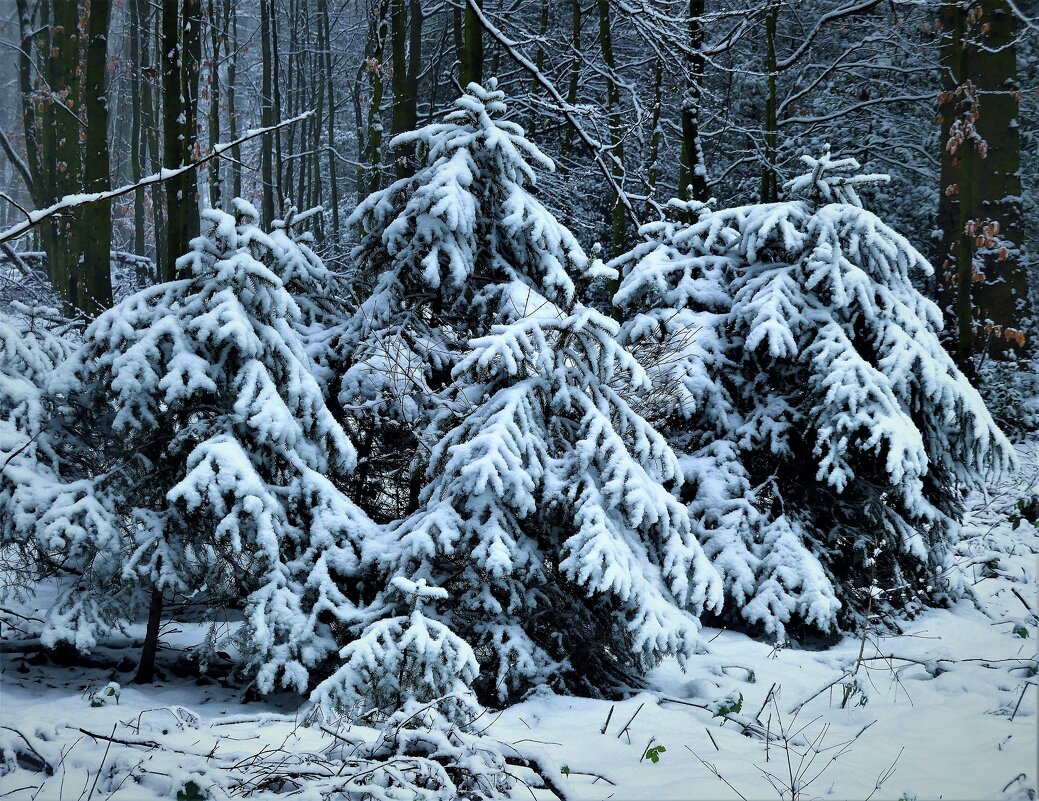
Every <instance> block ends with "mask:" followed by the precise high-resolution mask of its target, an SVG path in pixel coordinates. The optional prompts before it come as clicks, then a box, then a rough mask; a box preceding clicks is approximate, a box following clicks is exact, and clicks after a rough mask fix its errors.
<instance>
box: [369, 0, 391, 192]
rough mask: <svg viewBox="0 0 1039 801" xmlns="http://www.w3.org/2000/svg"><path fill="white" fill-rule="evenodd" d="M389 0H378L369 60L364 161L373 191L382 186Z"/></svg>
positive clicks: (370, 190)
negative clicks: (366, 139) (384, 78)
mask: <svg viewBox="0 0 1039 801" xmlns="http://www.w3.org/2000/svg"><path fill="white" fill-rule="evenodd" d="M389 4H390V0H379V15H378V21H377V22H376V27H375V42H374V45H375V47H374V49H373V50H372V59H371V61H370V62H369V63H370V64H371V65H372V66H371V75H372V99H371V102H370V103H369V105H368V154H367V156H368V157H367V159H366V161H367V162H368V164H369V168H370V170H371V179H370V180H369V181H368V185H367V187H366V190H367V191H368V192H375V191H378V189H379V188H380V187H381V186H382V173H381V166H382V121H381V119H380V115H381V110H382V96H383V74H384V67H385V64H384V63H383V59H384V53H385V43H386V36H387V33H388V32H387V30H386V27H387V26H386V16H387V13H388V12H389Z"/></svg>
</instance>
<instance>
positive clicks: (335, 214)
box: [317, 0, 421, 242]
mask: <svg viewBox="0 0 1039 801" xmlns="http://www.w3.org/2000/svg"><path fill="white" fill-rule="evenodd" d="M420 11H421V9H420ZM317 14H318V21H317V22H318V27H319V31H320V32H321V59H322V68H323V72H324V79H325V94H326V95H327V97H328V116H327V120H326V126H327V127H326V129H325V131H326V133H325V136H326V139H325V146H326V147H327V148H328V150H327V153H328V188H329V193H330V194H329V205H331V207H332V237H333V238H334V239H335V241H337V242H338V241H339V237H340V221H339V177H338V170H337V164H336V156H337V153H336V149H335V147H336V138H335V131H336V122H335V113H336V103H335V81H333V80H332V26H331V22H330V21H329V17H328V0H317Z"/></svg>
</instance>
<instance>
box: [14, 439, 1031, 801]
mask: <svg viewBox="0 0 1039 801" xmlns="http://www.w3.org/2000/svg"><path fill="white" fill-rule="evenodd" d="M1020 450H1021V456H1022V459H1021V464H1022V467H1021V471H1020V472H1019V474H1018V476H1017V477H1016V478H1015V480H1013V481H1011V482H1008V483H1006V484H1005V485H1003V486H1000V487H998V488H995V489H993V490H992V492H991V493H990V494H988V495H981V494H979V495H977V496H975V497H974V498H973V499H972V504H971V512H970V515H969V519H968V521H967V526H966V528H965V537H964V540H963V542H962V543H961V547H960V557H961V563H962V565H963V566H964V568H965V571H966V575H967V577H968V583H970V584H971V589H972V591H973V593H974V595H975V600H974V601H972V600H963V601H961V602H959V603H958V604H957V605H956V606H954V607H952V608H951V609H943V610H931V611H927V612H925V613H923V614H921V615H919V616H918V617H916V618H915V619H914V620H911V621H906V622H904V623H903V628H904V632H903V633H901V634H899V635H897V636H891V635H880V634H878V633H876V632H867V633H866V637H865V638H864V639H863V638H862V637H861V636H859V637H848V638H846V639H844V640H842V641H841V642H839V643H838V644H836V645H835V646H833V647H830V648H828V649H826V650H821V651H812V650H800V649H795V648H782V649H779V648H775V647H773V646H772V645H771V644H769V643H766V642H762V641H757V640H754V639H751V638H749V637H747V636H745V635H742V634H736V633H733V632H728V631H710V630H708V631H707V638H708V639H710V641H711V645H710V647H711V650H712V652H711V653H710V654H707V655H704V656H701V657H698V658H697V659H696V660H695V661H694V663H693V665H692V666H691V667H690V670H689V672H687V673H683V672H682V671H681V670H680V669H679V667H678V665H676V664H674V663H665V664H663V665H661V666H660V667H659V668H658V669H657V670H656V671H655V672H654V673H653V674H652V676H651V686H652V688H653V689H652V691H651V692H644V693H641V694H639V695H636V696H633V697H631V698H627V699H625V700H623V701H619V702H616V703H612V702H609V701H599V700H589V699H586V698H574V697H563V696H556V695H543V696H538V697H534V698H531V699H529V700H527V701H526V702H524V703H522V704H519V705H517V706H514V707H511V708H509V709H506V710H504V711H501V712H496V711H489V712H487V713H486V715H485V716H484V717H483V719H482V720H481V721H479V722H478V723H477V729H479V730H481V731H482V733H483V734H484V735H485V736H486V737H488V738H493V739H494V740H497V741H499V742H501V743H505V744H506V745H507V747H508V751H509V752H510V753H511V752H513V751H514V752H515V753H516V754H517V755H522V757H523V758H525V759H526V760H527V761H528V762H530V763H531V764H533V765H536V766H537V767H538V768H539V771H538V772H534V771H531V770H527V769H524V768H522V767H515V766H514V767H513V768H511V769H510V770H511V772H512V773H513V775H514V776H515V782H514V786H513V790H512V793H513V796H514V797H516V798H524V797H526V798H530V797H533V798H535V799H550V798H554V797H556V795H563V796H565V797H566V798H572V799H607V798H612V799H618V800H619V799H736V798H744V799H769V798H772V799H775V798H786V799H789V798H800V799H811V798H823V799H829V798H833V799H866V798H872V799H914V798H915V799H920V800H921V801H923V799H937V798H941V799H988V798H991V799H1015V800H1017V799H1034V798H1035V797H1036V774H1037V768H1036V763H1037V755H1039V751H1037V703H1039V677H1037V676H1036V673H1037V665H1039V662H1037V651H1036V641H1037V630H1036V622H1037V619H1036V612H1037V610H1039V600H1037V575H1039V570H1037V554H1039V532H1037V530H1036V528H1034V527H1033V526H1032V525H1031V524H1030V523H1028V522H1023V523H1021V524H1019V525H1018V526H1017V527H1016V528H1015V527H1014V524H1013V516H1014V515H1015V514H1016V510H1017V506H1016V504H1017V501H1018V500H1019V499H1021V498H1025V497H1029V496H1030V495H1033V494H1035V493H1036V492H1037V482H1036V475H1037V470H1039V459H1037V451H1039V447H1037V445H1036V443H1032V444H1031V445H1029V446H1028V447H1023V448H1021V449H1020ZM22 611H25V612H30V613H31V607H29V608H28V609H27V610H22ZM178 628H179V632H177V631H174V632H172V633H170V634H169V635H168V636H167V637H165V642H166V643H167V644H169V645H171V646H176V647H181V648H183V647H187V646H190V645H191V644H192V643H193V641H197V640H198V639H199V638H200V636H201V629H200V628H199V627H197V626H192V625H187V624H185V625H181V626H179V627H178ZM10 632H11V630H10V629H9V628H8V626H7V625H5V626H4V637H5V639H6V638H8V637H10V636H12V635H11V633H10ZM10 647H11V645H10V643H9V642H8V643H5V648H7V649H8V650H9V649H10ZM172 653H173V652H172V651H167V652H166V655H167V659H166V660H165V662H163V664H164V665H165V666H166V680H165V681H163V682H161V683H156V684H155V685H153V686H146V687H138V686H135V685H132V684H130V683H129V680H130V678H131V677H132V675H133V673H132V671H133V659H134V658H135V657H136V652H135V651H132V650H127V652H126V654H125V657H126V658H125V661H124V662H123V663H122V664H120V665H117V666H116V667H114V668H113V667H112V664H113V662H111V661H109V662H105V661H104V660H102V659H99V660H98V663H97V666H95V667H90V666H86V667H84V666H82V665H79V666H75V667H68V666H61V665H58V664H55V663H54V662H53V661H51V660H48V659H46V658H43V657H40V656H38V655H36V654H34V653H33V652H31V651H29V652H25V653H17V652H15V653H12V652H7V653H4V655H3V671H2V677H0V678H2V683H0V690H2V695H0V726H2V728H0V748H2V750H3V760H4V762H3V764H2V766H0V772H3V773H4V775H2V776H0V798H3V799H39V800H40V801H45V800H46V801H49V800H50V799H57V800H59V801H63V800H64V799H68V800H69V801H83V799H92V798H96V799H112V801H147V799H153V798H178V799H181V800H182V801H197V799H200V798H222V797H225V796H224V793H228V794H230V795H232V796H234V797H240V796H246V795H248V796H249V797H253V798H257V797H274V796H275V795H276V794H277V797H284V798H288V797H292V798H302V799H318V798H322V797H326V796H323V795H322V794H321V792H319V789H318V788H320V787H326V788H327V787H329V786H332V783H331V779H330V778H329V776H331V775H333V774H334V773H336V772H339V773H340V774H342V775H347V774H350V773H351V772H353V774H354V775H355V777H356V776H357V775H358V774H359V772H363V771H365V770H367V771H373V770H374V771H379V770H390V769H392V768H393V766H394V765H396V766H397V767H400V765H399V764H398V763H394V762H393V760H392V759H391V760H390V762H389V764H390V765H391V767H389V768H387V767H385V764H386V763H371V764H369V763H363V762H362V761H361V760H357V759H349V758H346V759H344V758H343V757H344V754H349V752H350V749H351V748H353V747H354V744H355V743H356V742H357V741H358V740H362V739H366V740H368V741H369V742H370V741H371V740H372V739H374V738H375V737H376V736H377V733H376V731H375V730H373V729H365V728H360V727H354V728H353V729H352V730H346V729H340V730H338V731H333V730H331V729H328V728H327V727H325V728H324V729H322V728H321V727H320V726H317V725H313V726H306V725H302V722H301V721H300V719H299V716H298V714H297V712H296V711H295V709H294V706H293V704H294V702H293V700H292V699H291V698H289V697H287V696H280V697H277V698H274V699H269V700H267V701H264V702H251V703H241V702H240V701H239V699H238V696H237V694H236V688H235V687H233V686H224V684H222V683H221V682H220V681H219V680H213V679H201V680H198V679H196V678H192V677H178V676H177V675H175V673H174V672H173V671H172V670H171V667H170V666H171V665H172V658H171V655H172ZM860 653H861V659H860ZM114 655H117V652H116V651H111V650H109V651H104V652H102V653H101V654H100V655H99V656H107V657H109V658H110V659H111V658H112V657H113V656H114ZM115 661H118V656H116V659H115ZM113 680H114V681H116V682H118V683H119V684H120V685H121V687H120V689H119V690H118V692H117V693H114V694H112V695H106V694H105V690H104V689H103V688H105V687H106V685H107V684H108V682H109V681H113ZM99 691H100V692H99ZM113 692H114V691H113ZM116 695H117V697H116ZM92 698H95V699H97V700H94V701H92ZM116 701H117V703H116ZM95 704H98V705H95ZM380 764H382V765H383V766H382V767H380V766H379V765H380ZM538 773H540V774H541V776H542V777H544V778H547V779H548V781H547V784H548V785H550V786H552V787H554V788H555V789H554V791H553V790H551V789H548V788H547V787H545V786H544V785H545V784H546V782H545V781H544V780H543V778H539V777H538ZM290 776H291V777H295V778H294V779H293V780H291V781H286V778H287V777H290ZM356 780H357V782H358V784H355V785H354V786H355V787H356V786H359V784H360V783H363V782H364V781H365V777H364V776H360V777H359V778H357V779H356ZM520 780H522V781H520ZM524 782H525V783H526V784H525V783H524ZM340 784H342V780H340ZM300 787H304V788H310V789H309V790H303V791H301V790H300ZM286 793H292V795H287V794H286ZM332 797H343V796H341V795H340V796H332ZM401 797H404V798H409V799H411V798H418V797H420V796H417V795H416V794H415V793H414V791H409V794H405V795H403V796H401Z"/></svg>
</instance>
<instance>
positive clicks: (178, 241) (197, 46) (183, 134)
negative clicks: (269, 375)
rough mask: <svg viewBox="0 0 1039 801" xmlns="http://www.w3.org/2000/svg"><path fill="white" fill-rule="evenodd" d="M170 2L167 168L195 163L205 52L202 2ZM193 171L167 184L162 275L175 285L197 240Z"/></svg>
mask: <svg viewBox="0 0 1039 801" xmlns="http://www.w3.org/2000/svg"><path fill="white" fill-rule="evenodd" d="M179 12H180V13H179V14H178V8H177V3H175V2H169V3H166V5H165V6H164V7H163V13H162V118H163V140H162V141H163V166H164V167H166V168H167V169H171V168H174V167H179V166H182V165H186V164H191V163H192V162H193V161H195V160H197V152H196V147H197V143H198V130H197V122H196V120H197V114H198V80H199V63H200V61H201V53H202V2H201V0H182V2H181V4H180V8H179ZM197 180H198V178H197V176H196V173H195V170H188V171H186V172H184V173H181V174H180V175H178V176H177V177H176V178H173V179H171V180H169V181H167V182H166V258H165V260H164V262H163V263H162V264H161V265H160V270H161V272H160V275H161V276H162V278H163V279H164V280H167V281H168V280H171V279H172V278H174V277H175V276H176V274H177V268H176V262H177V259H178V258H179V257H180V256H181V255H183V254H184V253H187V252H188V243H189V242H190V241H191V240H192V239H193V238H194V237H196V236H197V235H198V230H199V220H198V187H197Z"/></svg>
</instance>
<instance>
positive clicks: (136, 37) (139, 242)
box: [130, 0, 146, 256]
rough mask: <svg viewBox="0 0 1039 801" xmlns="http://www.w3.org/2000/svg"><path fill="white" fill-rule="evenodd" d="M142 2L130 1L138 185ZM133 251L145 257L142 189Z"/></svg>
mask: <svg viewBox="0 0 1039 801" xmlns="http://www.w3.org/2000/svg"><path fill="white" fill-rule="evenodd" d="M141 3H142V0H130V175H131V177H132V178H133V180H134V182H135V183H136V182H137V181H140V180H141V177H142V176H143V175H144V172H143V167H142V163H141V159H142V158H144V153H145V147H146V145H145V138H144V117H143V114H142V113H141V82H142V80H141V79H142V67H143V64H142V61H141ZM133 252H134V253H136V254H137V255H138V256H143V255H145V244H144V190H143V189H138V190H137V191H136V192H134V194H133Z"/></svg>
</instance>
